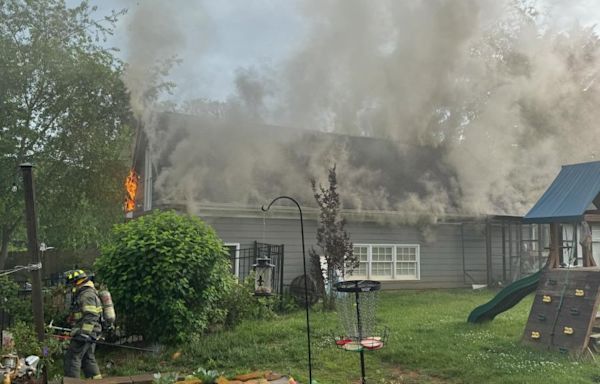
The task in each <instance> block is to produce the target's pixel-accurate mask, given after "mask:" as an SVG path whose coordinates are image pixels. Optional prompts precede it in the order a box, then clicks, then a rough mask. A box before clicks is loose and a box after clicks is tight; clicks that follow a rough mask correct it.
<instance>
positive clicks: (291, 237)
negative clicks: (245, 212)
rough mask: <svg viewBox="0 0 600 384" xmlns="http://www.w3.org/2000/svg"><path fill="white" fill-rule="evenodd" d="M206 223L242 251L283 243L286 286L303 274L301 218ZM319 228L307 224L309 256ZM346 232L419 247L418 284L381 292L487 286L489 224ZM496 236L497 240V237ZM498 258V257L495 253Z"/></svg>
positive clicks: (359, 240) (364, 226) (354, 224)
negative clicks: (257, 244)
mask: <svg viewBox="0 0 600 384" xmlns="http://www.w3.org/2000/svg"><path fill="white" fill-rule="evenodd" d="M201 217H202V215H201ZM202 219H203V220H205V221H206V222H207V223H208V224H210V225H211V226H212V227H213V228H214V229H215V230H216V231H217V233H218V235H219V236H220V237H221V238H222V239H223V241H225V242H226V243H240V247H241V248H250V247H252V244H253V242H254V241H259V242H264V243H270V244H283V245H284V247H285V262H284V284H289V282H290V281H291V280H292V279H293V278H294V277H296V276H299V275H302V274H303V264H302V242H301V234H300V223H299V221H298V220H297V219H292V218H268V217H267V218H265V219H263V218H256V217H255V218H251V217H217V216H215V217H210V216H208V217H202ZM316 229H317V222H316V220H314V219H305V220H304V237H305V246H306V254H307V256H308V252H309V250H310V248H311V247H314V246H315V238H316ZM346 229H347V231H348V233H349V234H350V237H351V240H352V241H353V243H355V244H419V245H420V279H419V280H404V281H382V287H383V289H426V288H456V287H464V286H470V284H471V283H485V282H486V276H487V272H486V258H485V256H486V242H485V225H483V226H482V225H481V224H475V223H468V224H461V223H441V224H437V225H435V226H433V227H432V228H430V229H428V231H427V237H425V236H424V233H423V232H422V231H421V230H420V229H418V228H416V227H412V226H401V225H393V224H380V223H374V222H364V221H349V222H348V223H347V226H346ZM495 235H496V236H498V233H496V234H495ZM463 239H464V241H463ZM499 242H500V244H501V241H499ZM494 257H495V258H497V257H499V256H498V253H497V252H496V254H494ZM500 257H501V255H500ZM463 263H464V265H463ZM501 263H502V261H501V259H500V260H499V261H497V260H494V265H501ZM307 267H308V265H307ZM466 269H469V270H471V276H472V277H473V278H474V280H473V281H471V280H467V279H465V274H464V272H465V270H466ZM500 272H501V269H500Z"/></svg>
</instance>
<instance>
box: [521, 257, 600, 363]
mask: <svg viewBox="0 0 600 384" xmlns="http://www.w3.org/2000/svg"><path fill="white" fill-rule="evenodd" d="M599 288H600V268H598V267H592V268H570V269H564V268H561V269H549V270H547V271H546V272H545V273H544V274H543V276H542V277H541V278H540V282H539V284H538V288H537V291H536V295H535V299H534V302H533V305H532V307H531V312H530V313H529V319H528V320H527V326H526V327H525V332H524V334H523V342H524V343H526V344H529V345H535V346H538V347H540V348H544V349H548V350H554V351H560V352H564V353H571V354H580V353H582V352H584V351H586V350H587V347H588V343H589V340H590V336H591V334H592V331H593V327H594V322H595V320H596V313H597V311H598V302H599V298H600V292H599Z"/></svg>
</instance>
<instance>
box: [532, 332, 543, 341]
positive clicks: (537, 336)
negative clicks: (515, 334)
mask: <svg viewBox="0 0 600 384" xmlns="http://www.w3.org/2000/svg"><path fill="white" fill-rule="evenodd" d="M540 336H541V335H540V333H539V332H537V331H531V338H532V339H539V338H540Z"/></svg>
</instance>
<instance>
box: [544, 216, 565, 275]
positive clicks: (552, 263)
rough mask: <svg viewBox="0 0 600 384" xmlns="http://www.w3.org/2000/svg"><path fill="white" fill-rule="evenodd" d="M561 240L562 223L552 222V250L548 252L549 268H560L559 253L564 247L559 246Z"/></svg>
mask: <svg viewBox="0 0 600 384" xmlns="http://www.w3.org/2000/svg"><path fill="white" fill-rule="evenodd" d="M559 241H560V224H558V223H551V224H550V252H549V253H548V261H547V262H546V265H547V266H548V267H549V268H558V267H559V264H560V261H559V259H560V258H559V256H558V253H559V252H561V251H562V248H561V247H560V246H559Z"/></svg>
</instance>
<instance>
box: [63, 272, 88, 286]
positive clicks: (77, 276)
mask: <svg viewBox="0 0 600 384" xmlns="http://www.w3.org/2000/svg"><path fill="white" fill-rule="evenodd" d="M88 280H89V277H88V275H87V274H86V273H85V271H83V270H82V269H76V270H73V271H68V272H65V281H66V283H67V285H79V284H81V283H84V282H86V281H88Z"/></svg>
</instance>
